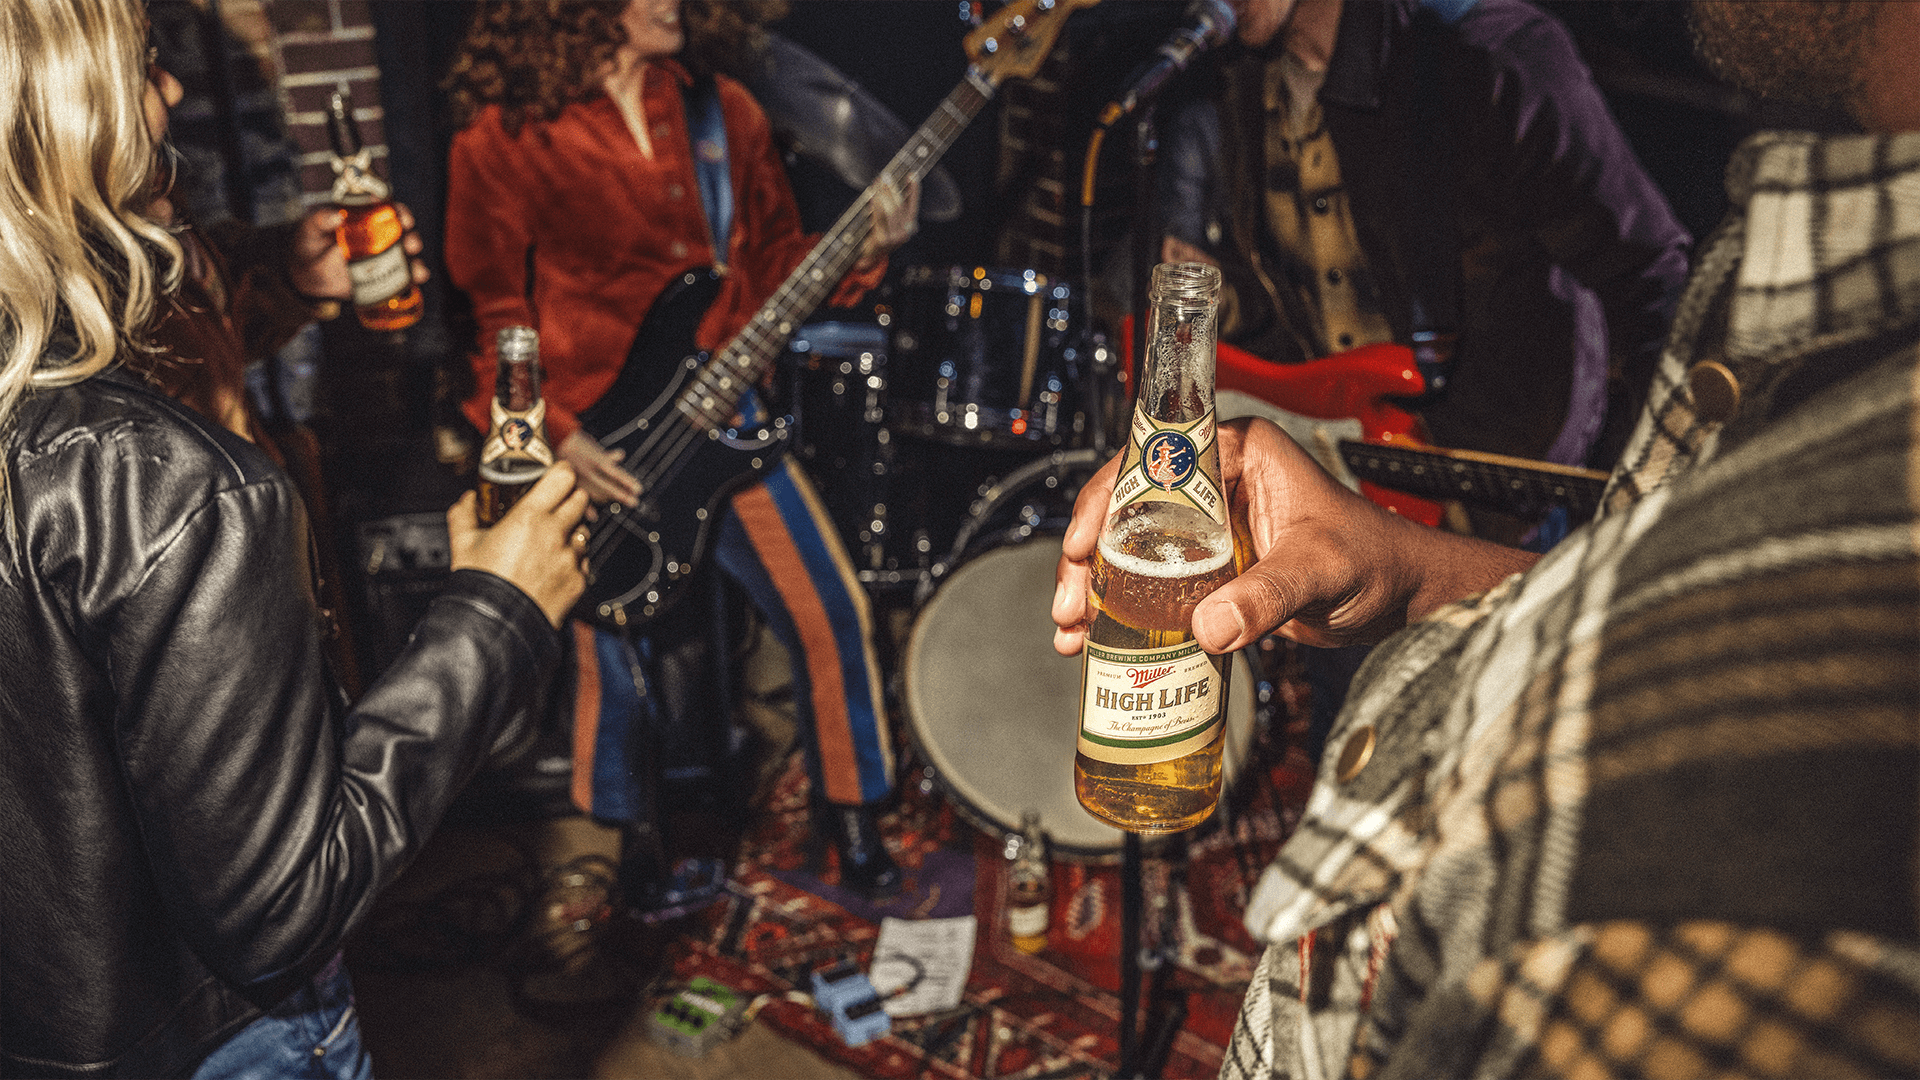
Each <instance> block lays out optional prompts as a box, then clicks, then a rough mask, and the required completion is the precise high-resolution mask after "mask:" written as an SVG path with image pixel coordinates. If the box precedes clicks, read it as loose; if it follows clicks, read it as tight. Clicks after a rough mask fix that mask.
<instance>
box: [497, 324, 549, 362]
mask: <svg viewBox="0 0 1920 1080" xmlns="http://www.w3.org/2000/svg"><path fill="white" fill-rule="evenodd" d="M539 341H540V335H539V334H538V333H536V332H535V331H534V329H533V327H531V326H508V327H503V328H501V330H500V332H499V333H498V334H496V335H494V339H493V346H494V351H495V352H496V353H498V354H499V356H500V358H501V359H502V360H506V361H508V362H509V363H516V364H517V363H522V362H524V361H526V360H528V359H531V358H532V357H533V356H534V350H535V349H537V348H538V347H539Z"/></svg>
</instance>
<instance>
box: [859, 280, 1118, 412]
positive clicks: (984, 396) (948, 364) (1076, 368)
mask: <svg viewBox="0 0 1920 1080" xmlns="http://www.w3.org/2000/svg"><path fill="white" fill-rule="evenodd" d="M890 306H891V320H892V327H893V349H892V354H893V358H894V382H893V386H892V388H891V390H890V395H891V404H890V406H889V414H890V420H891V422H892V423H893V424H894V425H895V426H896V427H897V428H898V429H899V430H901V431H904V432H907V433H910V434H914V435H919V436H922V437H924V438H929V439H937V440H940V441H942V442H946V443H950V444H954V445H959V446H981V445H995V444H997V445H1012V446H1028V447H1031V446H1032V445H1033V444H1034V443H1035V442H1039V443H1042V444H1051V445H1056V446H1060V445H1072V444H1075V443H1077V442H1078V441H1079V439H1080V437H1081V435H1082V434H1084V433H1085V430H1086V426H1087V418H1086V416H1085V413H1084V406H1083V403H1082V396H1083V394H1082V382H1081V380H1082V365H1083V363H1084V360H1083V358H1082V357H1081V356H1080V355H1079V354H1078V351H1077V349H1076V343H1075V341H1074V336H1073V332H1072V331H1073V323H1074V318H1075V316H1074V314H1073V290H1072V289H1070V288H1069V287H1068V286H1067V285H1066V284H1065V283H1064V282H1059V281H1053V280H1050V279H1049V278H1048V277H1047V276H1046V275H1045V274H1040V273H1037V272H1035V271H1032V270H996V269H991V268H988V267H973V268H967V267H960V266H955V267H930V266H913V267H908V268H907V269H906V270H905V271H903V272H902V274H901V278H900V281H899V283H898V284H897V285H895V286H894V287H893V290H892V296H891V305H890Z"/></svg>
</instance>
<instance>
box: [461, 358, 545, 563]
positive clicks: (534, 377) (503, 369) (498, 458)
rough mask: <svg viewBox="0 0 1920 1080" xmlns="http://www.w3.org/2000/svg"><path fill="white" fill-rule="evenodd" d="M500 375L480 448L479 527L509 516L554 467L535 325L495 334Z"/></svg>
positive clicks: (496, 376)
mask: <svg viewBox="0 0 1920 1080" xmlns="http://www.w3.org/2000/svg"><path fill="white" fill-rule="evenodd" d="M494 353H495V355H496V357H497V359H498V361H499V370H498V373H497V374H496V375H495V377H494V388H493V403H492V404H491V405H490V406H489V407H488V408H489V411H490V412H491V414H492V416H491V423H489V424H488V426H487V441H486V442H485V443H482V444H481V446H480V484H479V496H480V510H479V513H480V524H482V525H492V524H493V523H494V522H497V521H499V520H500V519H501V518H503V517H505V516H507V511H508V510H510V509H512V507H513V504H514V503H516V502H519V501H520V496H522V495H525V494H526V493H527V489H528V488H531V487H532V486H533V485H534V482H535V481H537V480H539V479H540V478H541V477H542V476H544V475H546V472H547V466H549V465H552V464H553V446H552V444H550V443H548V442H547V403H546V401H545V400H544V399H543V398H541V396H540V337H539V335H538V334H537V333H535V332H534V329H533V327H531V326H509V327H505V328H504V329H502V330H501V331H500V332H499V333H498V334H496V335H494Z"/></svg>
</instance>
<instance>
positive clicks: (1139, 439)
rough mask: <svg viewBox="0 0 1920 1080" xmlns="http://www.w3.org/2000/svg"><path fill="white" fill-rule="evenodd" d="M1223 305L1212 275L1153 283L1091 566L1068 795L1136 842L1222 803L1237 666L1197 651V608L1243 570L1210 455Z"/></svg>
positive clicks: (1191, 273) (1174, 267)
mask: <svg viewBox="0 0 1920 1080" xmlns="http://www.w3.org/2000/svg"><path fill="white" fill-rule="evenodd" d="M1219 295H1220V272H1219V270H1218V269H1216V268H1214V267H1212V266H1208V265H1206V264H1204V263H1162V264H1160V265H1159V266H1156V267H1154V269H1153V280H1152V283H1151V285H1150V286H1149V289H1148V294H1147V297H1148V314H1147V355H1146V362H1145V368H1144V370H1143V371H1142V372H1141V374H1140V380H1139V392H1138V397H1137V398H1136V401H1137V404H1136V405H1135V407H1134V415H1133V426H1132V431H1131V433H1130V436H1129V438H1128V441H1127V449H1126V451H1125V454H1124V456H1123V458H1122V461H1121V468H1120V474H1119V476H1118V477H1117V478H1116V479H1115V481H1114V488H1113V496H1112V498H1111V499H1110V500H1109V501H1108V504H1107V520H1106V525H1105V527H1104V528H1103V529H1102V530H1101V533H1100V542H1099V545H1098V546H1097V547H1096V549H1095V550H1094V554H1093V560H1092V563H1091V570H1092V584H1091V588H1090V590H1089V593H1090V595H1089V597H1088V600H1089V604H1088V607H1089V610H1090V612H1091V614H1092V620H1091V622H1090V624H1089V626H1088V628H1087V643H1086V648H1085V651H1084V654H1083V659H1082V668H1081V670H1082V676H1081V701H1080V739H1079V745H1078V749H1077V752H1076V753H1075V754H1074V759H1073V786H1074V791H1075V793H1076V794H1077V795H1079V797H1080V804H1081V805H1082V806H1084V807H1086V809H1087V812H1088V813H1090V814H1092V815H1093V816H1094V817H1097V818H1099V819H1101V820H1102V821H1106V822H1108V823H1110V824H1112V825H1115V826H1117V827H1119V828H1122V829H1126V830H1128V831H1130V832H1142V833H1158V832H1173V831H1176V830H1179V829H1188V828H1192V827H1193V826H1195V825H1198V824H1199V823H1200V822H1202V821H1204V820H1205V819H1206V817H1207V815H1208V814H1210V813H1212V812H1213V807H1214V804H1215V803H1217V802H1218V801H1219V799H1220V782H1221V758H1220V754H1221V750H1222V748H1223V747H1224V745H1225V739H1224V738H1223V735H1224V733H1225V729H1226V713H1227V673H1228V658H1227V657H1224V656H1211V655H1209V654H1207V653H1206V652H1204V651H1202V650H1201V648H1200V645H1199V643H1198V642H1196V641H1195V640H1194V639H1193V610H1194V608H1195V607H1196V606H1197V605H1198V604H1199V602H1200V600H1201V599H1202V598H1203V597H1205V596H1206V595H1207V594H1208V593H1210V592H1212V591H1213V590H1215V589H1217V588H1219V587H1220V586H1221V585H1223V584H1225V583H1226V582H1228V581H1230V580H1232V578H1233V577H1234V576H1235V575H1236V574H1237V573H1238V572H1239V566H1240V564H1239V561H1238V560H1237V559H1236V557H1235V546H1234V537H1233V531H1232V529H1231V527H1230V525H1229V522H1228V518H1227V505H1226V497H1225V495H1224V493H1223V491H1222V488H1221V483H1220V450H1219V447H1218V445H1217V444H1216V442H1215V427H1214V409H1213V367H1214V339H1215V317H1216V314H1217V312H1218V309H1219Z"/></svg>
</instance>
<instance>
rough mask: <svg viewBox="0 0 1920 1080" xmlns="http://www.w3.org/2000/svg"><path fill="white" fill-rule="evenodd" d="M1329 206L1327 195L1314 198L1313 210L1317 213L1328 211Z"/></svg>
mask: <svg viewBox="0 0 1920 1080" xmlns="http://www.w3.org/2000/svg"><path fill="white" fill-rule="evenodd" d="M1327 206H1328V203H1327V197H1326V196H1325V195H1322V196H1320V197H1319V198H1317V199H1315V200H1313V212H1314V213H1316V214H1324V213H1326V212H1327Z"/></svg>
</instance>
